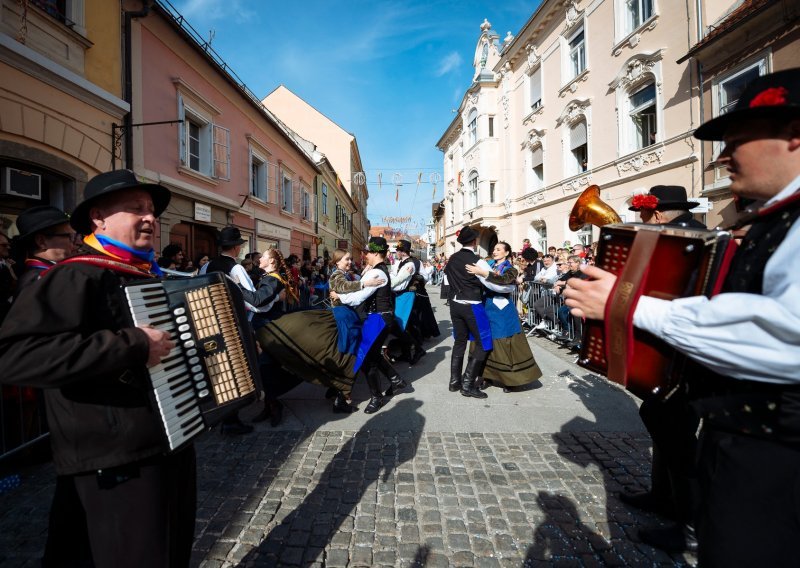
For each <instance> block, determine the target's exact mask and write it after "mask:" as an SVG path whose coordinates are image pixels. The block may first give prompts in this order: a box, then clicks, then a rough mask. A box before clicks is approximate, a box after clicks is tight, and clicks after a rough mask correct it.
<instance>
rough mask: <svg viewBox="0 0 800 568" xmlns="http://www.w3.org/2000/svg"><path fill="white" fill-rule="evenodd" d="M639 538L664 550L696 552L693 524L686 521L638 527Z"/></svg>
mask: <svg viewBox="0 0 800 568" xmlns="http://www.w3.org/2000/svg"><path fill="white" fill-rule="evenodd" d="M639 540H641V541H642V542H643V543H645V544H649V545H650V546H652V547H653V548H658V549H660V550H663V551H664V552H697V536H696V535H695V532H694V526H692V525H690V524H686V523H677V524H674V525H672V526H670V527H664V528H652V529H639Z"/></svg>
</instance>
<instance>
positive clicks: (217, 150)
mask: <svg viewBox="0 0 800 568" xmlns="http://www.w3.org/2000/svg"><path fill="white" fill-rule="evenodd" d="M212 128H213V132H214V144H213V146H214V149H213V152H214V154H213V158H214V169H213V172H214V177H215V178H218V179H224V180H230V179H231V131H230V130H228V129H227V128H225V127H224V126H217V125H216V124H214V125H212Z"/></svg>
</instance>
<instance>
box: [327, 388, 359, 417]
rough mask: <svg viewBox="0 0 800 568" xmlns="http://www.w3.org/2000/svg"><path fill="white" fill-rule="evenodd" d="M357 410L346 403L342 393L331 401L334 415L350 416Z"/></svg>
mask: <svg viewBox="0 0 800 568" xmlns="http://www.w3.org/2000/svg"><path fill="white" fill-rule="evenodd" d="M357 410H358V407H357V406H354V405H352V404H350V403H349V402H347V398H345V396H344V395H343V394H342V393H340V392H339V393H338V394H337V395H336V398H335V399H334V401H333V412H334V414H350V413H353V412H356V411H357Z"/></svg>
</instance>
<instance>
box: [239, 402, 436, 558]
mask: <svg viewBox="0 0 800 568" xmlns="http://www.w3.org/2000/svg"><path fill="white" fill-rule="evenodd" d="M421 405H422V402H420V401H417V400H412V399H406V400H401V401H399V402H398V403H397V404H395V405H393V406H392V407H391V408H389V409H387V410H385V411H382V412H379V413H377V414H376V415H375V416H373V417H371V418H370V419H369V421H368V422H366V423H365V424H364V426H363V427H362V428H361V429H360V430H359V431H358V432H356V433H355V434H354V435H352V437H351V438H349V439H348V440H347V441H346V442H344V444H343V445H342V446H341V447H340V448H339V449H338V450H337V451H336V452H335V454H333V455H332V456H330V457H328V456H326V455H325V454H326V452H325V449H324V448H323V449H321V451H319V452H318V456H317V458H316V462H315V463H314V464H309V465H311V466H315V465H316V466H318V467H321V466H322V465H324V466H325V467H324V470H323V471H322V472H321V473H319V474H315V473H312V479H311V482H310V483H309V485H308V486H306V487H299V486H297V485H295V486H293V487H291V488H290V489H289V490H288V492H285V493H284V494H283V495H276V494H275V491H274V490H273V489H271V488H270V486H269V485H266V486H261V488H260V489H261V491H262V492H259V493H257V494H255V495H254V496H256V497H258V496H263V499H262V504H261V506H260V507H259V508H258V510H257V511H256V512H255V513H256V515H258V514H260V513H263V512H265V510H271V509H272V508H273V507H274V514H273V516H272V519H271V521H270V522H269V523H268V524H267V531H266V534H265V536H264V539H263V541H261V543H260V544H259V545H258V546H257V547H255V548H253V549H252V550H250V551H249V552H248V553H247V554H246V555H244V556H243V557H242V558H241V560H240V564H239V565H240V566H245V565H253V564H255V565H268V566H283V565H306V564H308V563H313V562H320V561H321V562H322V563H323V564H325V563H328V562H330V563H331V564H335V565H345V564H349V563H350V562H352V563H354V564H358V565H362V564H363V565H371V564H372V563H373V558H372V554H373V539H374V538H375V518H376V517H378V518H380V514H378V515H376V514H375V511H372V510H370V511H364V514H363V515H359V514H358V513H359V512H360V511H357V510H356V509H357V508H359V507H364V506H365V504H368V505H366V506H368V507H373V506H374V507H381V508H382V509H385V511H386V512H387V513H388V512H391V518H390V519H387V520H390V521H396V519H395V512H394V499H395V480H394V473H395V470H396V469H397V467H398V466H400V465H401V464H403V463H405V462H407V461H409V460H411V459H413V457H414V456H415V454H416V452H417V447H418V445H419V439H420V436H421V430H415V431H413V432H392V428H391V425H392V423H394V422H396V421H398V420H399V419H400V417H401V416H403V417H404V418H403V419H404V420H405V419H406V418H405V417H406V416H407V415H409V414H416V415H417V417H415V419H414V420H413V422H415V423H419V424H420V425H421V424H424V419H423V418H422V416H421V415H420V414H419V413H418V412H417V409H418V408H419V407H420V406H421ZM326 461H327V463H325V462H326ZM298 466H299V467H302V466H303V464H298ZM292 474H294V472H292ZM265 481H266V480H265ZM311 486H313V489H311V490H310V492H309V491H308V489H310V488H311ZM263 491H265V492H266V493H263ZM368 493H369V494H374V497H372V496H368V495H367V494H368ZM276 498H279V499H280V501H279V502H277V503H276V502H274V499H276ZM270 502H272V504H270ZM276 505H277V507H276ZM400 513H401V511H398V512H397V514H398V515H399V514H400ZM254 536H256V537H257V536H258V535H254ZM351 539H352V540H353V541H355V542H351ZM360 539H364V540H365V542H359V540H360ZM256 541H257V540H256ZM356 544H361V545H364V546H355V547H354V545H356ZM351 550H354V551H357V553H358V554H366V555H369V558H366V557H365V558H349V556H350V554H351ZM354 554H355V553H354ZM375 563H378V564H379V563H381V562H378V561H376V562H375Z"/></svg>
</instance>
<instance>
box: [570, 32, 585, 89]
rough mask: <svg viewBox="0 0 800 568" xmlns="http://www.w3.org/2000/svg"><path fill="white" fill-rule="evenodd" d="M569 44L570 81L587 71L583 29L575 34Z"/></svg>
mask: <svg viewBox="0 0 800 568" xmlns="http://www.w3.org/2000/svg"><path fill="white" fill-rule="evenodd" d="M567 43H568V44H569V69H570V73H571V75H570V79H574V78H575V77H577V76H578V75H580V74H581V73H583V72H584V70H585V69H586V41H585V39H584V35H583V27H581V28H580V29H579V30H578V31H577V32H575V33H574V34H573V35H572V37H571V38H569V41H568V42H567Z"/></svg>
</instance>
